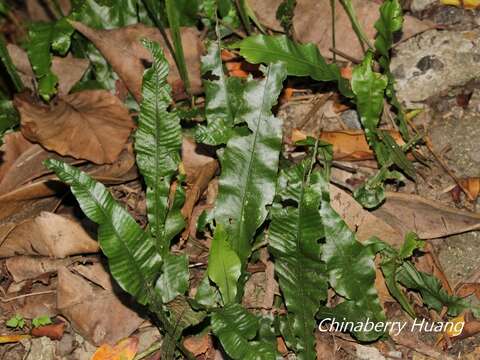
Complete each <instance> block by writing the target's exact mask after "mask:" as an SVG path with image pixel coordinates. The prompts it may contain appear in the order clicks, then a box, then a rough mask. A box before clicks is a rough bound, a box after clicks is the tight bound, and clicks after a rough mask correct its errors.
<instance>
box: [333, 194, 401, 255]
mask: <svg viewBox="0 0 480 360" xmlns="http://www.w3.org/2000/svg"><path fill="white" fill-rule="evenodd" d="M330 198H331V202H332V207H333V209H334V210H335V211H336V212H337V213H338V214H339V215H340V217H341V218H342V219H343V220H344V221H345V223H346V224H347V225H348V227H349V228H350V229H351V230H352V231H355V232H356V235H357V237H358V239H359V240H360V241H365V240H367V239H369V238H371V237H372V236H377V237H379V238H380V239H382V240H383V241H385V242H387V243H388V244H390V245H392V246H400V245H401V244H403V239H404V237H403V235H402V232H399V231H398V230H397V229H395V228H394V227H392V226H391V225H389V224H388V223H387V222H385V221H384V220H383V219H382V218H380V217H378V216H376V215H375V214H374V213H371V212H369V211H367V210H365V209H364V208H363V207H362V206H361V205H360V204H359V203H358V202H357V201H356V200H355V199H354V198H353V197H352V196H350V195H349V194H348V193H347V192H345V191H343V190H342V189H340V188H338V187H336V186H334V185H330Z"/></svg>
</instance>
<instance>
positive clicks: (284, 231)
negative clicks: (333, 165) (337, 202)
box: [269, 160, 328, 359]
mask: <svg viewBox="0 0 480 360" xmlns="http://www.w3.org/2000/svg"><path fill="white" fill-rule="evenodd" d="M310 170H311V162H310V161H308V160H305V161H303V162H302V163H300V164H299V165H297V166H295V167H294V168H292V169H288V170H286V171H285V172H283V174H282V175H281V178H284V180H283V179H281V180H283V181H279V183H280V184H282V185H283V186H281V188H280V191H279V195H280V196H281V197H282V200H283V201H285V200H293V201H294V202H295V203H296V206H286V207H282V205H281V204H277V206H275V207H273V208H272V210H271V212H272V222H271V224H270V228H269V244H270V250H271V253H272V254H273V255H274V259H275V272H276V274H277V276H278V280H279V285H280V289H281V291H282V294H283V297H284V299H285V304H286V306H287V310H288V315H287V317H286V322H287V323H288V325H287V328H288V329H290V331H288V333H285V334H284V337H286V338H288V342H289V344H290V346H291V347H292V349H293V350H295V353H296V355H297V357H298V358H299V359H315V358H316V352H315V337H314V336H313V334H314V331H315V328H316V321H315V314H316V313H317V311H318V309H319V307H320V302H321V300H325V299H326V297H327V289H328V284H327V278H326V268H325V264H324V263H323V262H322V260H321V246H320V243H319V240H320V239H321V238H322V237H323V225H322V219H321V217H320V212H319V210H320V198H321V195H322V191H321V186H320V180H321V179H320V174H319V173H318V172H313V173H311V174H310Z"/></svg>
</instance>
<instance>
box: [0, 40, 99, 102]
mask: <svg viewBox="0 0 480 360" xmlns="http://www.w3.org/2000/svg"><path fill="white" fill-rule="evenodd" d="M7 50H8V53H9V55H10V57H11V58H12V62H13V64H14V65H15V67H16V69H17V71H18V73H19V75H20V78H21V79H22V82H23V84H24V85H25V86H26V87H27V88H28V89H31V90H32V91H35V87H36V85H35V84H36V80H35V74H34V72H33V69H32V66H31V65H30V61H29V60H28V55H27V53H26V52H25V50H23V49H22V48H21V47H19V46H17V45H14V44H8V45H7ZM89 64H90V63H89V61H88V60H86V59H77V58H74V57H73V56H66V57H58V56H54V57H53V58H52V72H53V73H54V74H55V75H56V76H57V78H58V94H59V95H67V94H68V93H69V92H70V90H71V89H72V87H73V86H74V85H75V84H76V83H77V82H78V81H79V80H80V79H81V78H82V76H83V74H85V71H87V69H88V66H89Z"/></svg>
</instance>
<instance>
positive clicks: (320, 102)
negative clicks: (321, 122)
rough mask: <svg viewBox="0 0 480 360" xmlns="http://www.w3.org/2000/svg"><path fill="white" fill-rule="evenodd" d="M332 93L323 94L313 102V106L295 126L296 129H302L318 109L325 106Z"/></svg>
mask: <svg viewBox="0 0 480 360" xmlns="http://www.w3.org/2000/svg"><path fill="white" fill-rule="evenodd" d="M331 96H332V93H328V94H324V95H322V96H319V97H317V98H316V99H314V100H313V105H312V107H311V108H310V110H309V111H308V113H307V115H305V117H304V118H303V119H302V120H301V121H300V122H299V123H298V124H297V128H298V129H302V128H303V127H304V126H305V125H307V123H308V122H309V121H310V120H311V119H312V118H313V117H314V116H315V114H316V113H317V112H318V110H320V108H321V107H322V106H323V105H325V104H326V102H327V101H328V99H330V97H331Z"/></svg>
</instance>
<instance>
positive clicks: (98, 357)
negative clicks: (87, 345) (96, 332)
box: [91, 337, 138, 360]
mask: <svg viewBox="0 0 480 360" xmlns="http://www.w3.org/2000/svg"><path fill="white" fill-rule="evenodd" d="M137 351H138V339H137V338H134V337H131V338H126V339H123V340H121V341H119V342H118V343H117V344H116V345H115V346H113V347H112V346H110V345H108V344H104V345H102V346H100V347H99V348H98V349H97V351H95V354H93V357H92V359H91V360H133V358H134V357H135V355H136V354H137Z"/></svg>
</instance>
